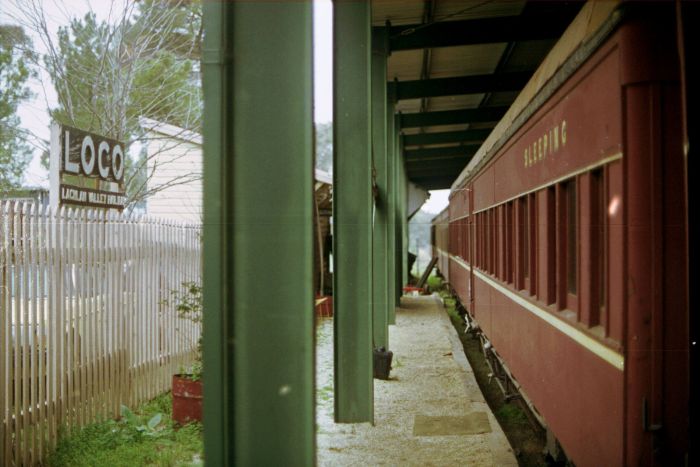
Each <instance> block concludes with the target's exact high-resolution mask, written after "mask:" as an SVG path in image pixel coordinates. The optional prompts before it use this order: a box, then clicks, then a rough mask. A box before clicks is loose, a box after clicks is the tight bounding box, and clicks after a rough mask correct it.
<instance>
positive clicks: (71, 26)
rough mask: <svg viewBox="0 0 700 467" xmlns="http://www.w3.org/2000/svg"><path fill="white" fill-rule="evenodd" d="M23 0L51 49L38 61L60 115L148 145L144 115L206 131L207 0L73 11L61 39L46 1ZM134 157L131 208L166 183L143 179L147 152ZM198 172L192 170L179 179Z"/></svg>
mask: <svg viewBox="0 0 700 467" xmlns="http://www.w3.org/2000/svg"><path fill="white" fill-rule="evenodd" d="M15 1H17V2H19V0H15ZM21 3H22V5H23V7H22V8H21V9H20V8H17V10H18V11H22V15H19V16H18V18H17V19H18V20H19V21H21V22H22V24H24V25H25V26H26V27H28V28H31V29H32V30H34V31H35V32H37V33H38V34H39V36H40V37H41V39H42V41H43V42H44V45H45V48H46V50H47V53H46V54H45V55H44V56H43V60H42V61H41V62H40V63H39V64H40V65H41V66H43V68H44V69H45V70H46V72H47V73H48V75H49V76H50V79H51V81H52V83H53V85H54V88H55V89H56V93H57V97H58V106H57V107H55V108H52V109H50V113H51V116H52V118H53V119H54V120H56V121H58V122H60V123H63V124H66V125H69V126H74V127H77V128H80V129H83V130H86V131H90V132H94V133H97V134H101V135H104V136H107V137H110V138H113V139H116V140H119V141H123V142H125V143H126V144H127V146H129V145H131V144H132V143H134V142H138V143H141V144H142V145H143V146H145V145H146V143H147V133H146V132H145V131H144V130H143V129H142V128H141V127H140V125H139V117H142V116H143V117H149V118H152V119H154V120H158V121H162V122H165V123H169V124H172V125H175V126H178V127H181V128H183V131H200V130H201V120H202V96H201V85H200V80H199V73H198V70H199V62H198V57H199V55H200V52H199V49H200V47H201V46H200V44H201V2H199V1H186V0H125V1H124V3H123V8H121V9H118V8H116V7H115V6H113V10H111V11H110V17H109V18H108V19H106V20H98V18H97V15H96V14H95V13H94V12H92V11H90V12H88V13H87V14H85V15H84V16H83V17H81V18H75V17H74V18H71V19H70V21H69V23H68V24H67V25H64V26H61V27H60V28H59V29H58V38H57V40H56V39H54V38H53V37H52V35H51V34H50V33H49V28H48V25H47V20H46V16H45V12H44V10H43V4H42V0H22V2H21ZM198 18H199V19H198ZM197 21H199V26H198V23H197ZM136 156H137V157H136V158H134V159H133V160H129V158H127V165H126V170H127V172H126V175H125V181H126V187H127V204H128V205H131V206H132V207H133V206H134V205H135V204H137V203H140V202H142V201H143V200H144V199H146V198H147V197H148V196H150V195H151V194H153V193H155V192H156V191H159V190H162V189H165V188H167V186H158V187H153V186H150V185H148V184H147V183H145V181H147V180H149V178H150V177H151V176H152V173H148V170H147V167H148V162H149V160H148V157H146V156H145V154H143V153H140V154H137V155H136ZM154 156H155V155H154V154H150V155H149V157H154ZM200 177H201V174H197V173H192V174H189V175H188V176H187V177H180V178H178V179H177V180H176V181H173V184H180V183H187V182H189V181H191V180H196V179H197V178H200ZM168 186H171V185H170V184H168Z"/></svg>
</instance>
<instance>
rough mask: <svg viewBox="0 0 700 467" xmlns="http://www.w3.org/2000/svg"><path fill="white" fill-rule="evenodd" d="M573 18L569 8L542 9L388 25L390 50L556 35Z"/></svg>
mask: <svg viewBox="0 0 700 467" xmlns="http://www.w3.org/2000/svg"><path fill="white" fill-rule="evenodd" d="M572 19H573V15H572V14H571V8H569V11H568V12H567V11H553V12H549V13H546V12H543V13H542V14H541V15H539V16H537V17H535V16H534V15H528V16H505V17H500V18H481V19H471V20H461V21H442V22H435V23H431V24H409V25H405V26H392V27H390V28H389V31H390V32H389V36H390V39H389V47H390V49H391V51H398V50H414V49H423V48H434V47H451V46H458V45H471V44H491V43H498V42H516V41H528V40H542V39H557V38H558V37H559V36H561V34H562V33H563V32H564V30H565V29H566V27H567V26H568V24H569V23H570V22H571V20H572ZM377 29H380V28H377ZM381 29H383V28H381Z"/></svg>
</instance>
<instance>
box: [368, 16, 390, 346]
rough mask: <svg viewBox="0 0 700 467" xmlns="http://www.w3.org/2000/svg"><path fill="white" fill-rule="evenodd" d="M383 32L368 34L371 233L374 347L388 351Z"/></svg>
mask: <svg viewBox="0 0 700 467" xmlns="http://www.w3.org/2000/svg"><path fill="white" fill-rule="evenodd" d="M385 31H386V30H385V29H381V30H378V31H375V32H373V33H372V160H373V167H374V171H375V183H376V189H377V191H376V195H375V198H374V229H373V233H372V271H373V272H372V277H373V281H372V293H373V296H374V300H373V303H372V313H373V316H374V324H373V334H374V342H373V346H374V347H385V348H389V328H388V317H389V298H388V296H389V295H390V294H389V280H388V279H389V278H388V275H387V273H388V265H387V263H388V261H387V258H388V256H387V254H388V251H387V250H388V238H387V237H388V231H387V229H388V228H389V223H388V218H389V213H388V211H387V210H388V208H389V202H388V195H389V187H388V182H389V173H388V168H389V167H388V163H387V153H386V140H387V137H386V41H387V37H386V32H385Z"/></svg>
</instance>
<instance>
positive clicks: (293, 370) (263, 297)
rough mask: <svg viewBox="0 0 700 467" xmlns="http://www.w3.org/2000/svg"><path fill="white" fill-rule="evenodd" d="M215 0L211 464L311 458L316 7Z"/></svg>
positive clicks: (210, 118) (208, 382) (209, 156)
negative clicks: (313, 98) (313, 111)
mask: <svg viewBox="0 0 700 467" xmlns="http://www.w3.org/2000/svg"><path fill="white" fill-rule="evenodd" d="M204 5H205V10H204V15H205V16H204V24H205V28H206V34H205V41H206V42H205V46H204V53H203V61H204V95H205V100H204V102H205V124H204V141H205V146H204V177H205V183H204V187H205V188H204V189H205V193H204V206H205V227H204V297H205V303H204V307H205V308H204V309H205V322H204V352H205V354H204V359H205V361H204V375H205V381H204V388H205V395H204V403H205V406H204V421H205V424H204V426H205V456H206V462H207V464H208V465H301V466H306V465H313V464H314V462H315V428H314V426H315V417H314V380H313V375H314V367H313V361H314V359H313V350H314V348H313V342H314V339H313V332H314V326H313V306H314V303H313V292H312V270H313V268H312V257H313V250H312V247H313V245H312V239H313V234H312V232H313V230H312V199H313V198H312V196H313V177H312V173H313V160H312V62H311V60H312V58H311V57H312V15H311V2H278V3H273V2H259V3H258V2H230V3H228V2H227V3H223V2H222V3H219V4H216V3H209V2H205V4H204ZM271 32H273V33H271Z"/></svg>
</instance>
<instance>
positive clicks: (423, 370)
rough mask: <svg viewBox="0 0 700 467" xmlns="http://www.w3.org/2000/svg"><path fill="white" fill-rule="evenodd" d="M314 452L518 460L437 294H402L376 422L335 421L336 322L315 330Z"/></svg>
mask: <svg viewBox="0 0 700 467" xmlns="http://www.w3.org/2000/svg"><path fill="white" fill-rule="evenodd" d="M317 336H318V341H317V388H318V389H317V409H316V411H317V413H316V420H317V425H318V426H317V444H318V449H317V453H318V454H317V456H318V464H319V465H322V466H325V465H328V466H330V465H333V466H336V465H397V466H398V465H402V466H403V465H416V466H417V465H421V466H427V465H434V466H437V465H460V466H461V465H464V466H499V467H500V466H517V465H518V463H517V461H516V459H515V457H514V455H513V452H512V450H511V447H510V445H509V444H508V441H507V439H506V437H505V435H504V434H503V431H502V430H501V427H500V426H499V425H498V422H496V419H495V418H494V416H493V414H492V413H491V411H490V410H489V407H488V405H487V404H486V402H485V401H484V399H483V396H482V394H481V391H480V390H479V387H478V385H477V383H476V380H475V379H474V374H473V372H472V370H471V367H470V366H469V363H468V362H467V359H466V357H465V356H464V352H463V350H462V346H461V343H460V341H459V338H458V336H457V334H456V331H455V330H454V328H453V327H452V325H451V323H450V321H449V318H448V317H447V314H446V313H445V311H444V310H443V308H442V304H441V302H440V301H439V298H438V297H437V296H423V297H403V298H402V300H401V308H400V309H399V310H397V313H396V325H395V326H390V327H389V343H390V350H392V351H393V352H394V362H393V364H392V366H393V369H392V371H391V379H390V380H389V381H381V380H376V379H375V380H374V397H375V399H374V400H375V420H374V421H375V424H374V426H372V425H370V424H368V423H364V424H354V425H347V424H335V423H334V422H333V323H332V319H331V318H325V319H322V321H321V322H320V323H319V325H318V329H317Z"/></svg>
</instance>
